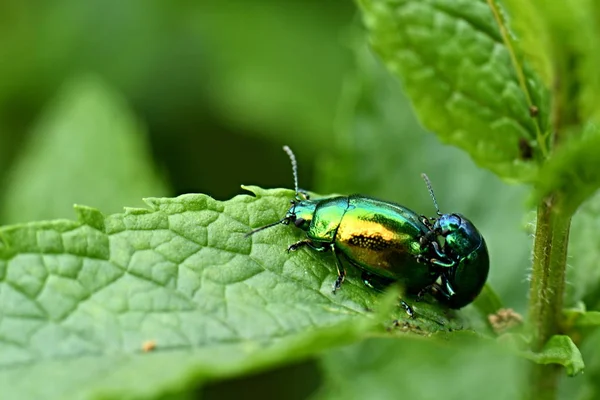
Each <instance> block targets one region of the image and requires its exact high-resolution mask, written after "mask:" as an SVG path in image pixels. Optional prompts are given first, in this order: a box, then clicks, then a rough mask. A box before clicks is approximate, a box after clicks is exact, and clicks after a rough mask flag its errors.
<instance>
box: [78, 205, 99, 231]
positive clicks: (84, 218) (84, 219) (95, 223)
mask: <svg viewBox="0 0 600 400" xmlns="http://www.w3.org/2000/svg"><path fill="white" fill-rule="evenodd" d="M73 208H74V209H75V214H77V220H78V221H79V222H80V223H82V224H85V225H88V226H91V227H92V228H94V229H97V230H99V231H101V232H105V231H106V226H105V225H104V215H103V214H102V213H101V212H100V210H98V209H96V208H93V207H88V206H83V205H80V204H75V205H74V206H73Z"/></svg>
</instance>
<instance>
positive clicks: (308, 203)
mask: <svg viewBox="0 0 600 400" xmlns="http://www.w3.org/2000/svg"><path fill="white" fill-rule="evenodd" d="M283 149H284V150H285V152H286V153H287V154H288V156H289V157H290V160H291V162H292V168H293V172H294V187H295V191H296V196H295V198H294V199H293V200H292V201H291V203H292V206H291V207H290V209H289V210H288V212H287V213H286V214H285V217H283V218H282V219H281V220H279V221H276V222H274V223H272V224H269V225H266V226H263V227H260V228H257V229H254V230H253V231H251V232H250V233H248V234H247V236H250V235H252V234H254V233H256V232H259V231H261V230H263V229H267V228H270V227H273V226H275V225H278V224H285V225H287V224H289V223H290V222H292V223H293V224H294V225H295V226H296V227H297V228H300V229H302V230H303V231H305V232H306V239H304V240H301V241H299V242H297V243H294V244H292V245H290V246H289V247H288V250H289V251H293V250H297V249H298V248H300V247H303V246H308V247H310V248H312V249H314V250H317V251H331V252H332V253H333V255H334V259H335V262H336V266H337V272H338V277H337V279H336V281H335V283H334V285H333V291H334V292H335V291H336V290H337V289H339V288H340V287H341V285H342V282H343V281H344V277H345V276H346V270H345V269H344V266H343V265H342V263H341V260H340V255H342V254H343V255H344V256H345V258H346V260H348V262H349V263H350V264H351V265H354V266H355V267H357V268H359V269H361V270H362V271H363V279H364V280H365V283H367V284H368V285H369V286H373V281H375V282H376V285H379V284H389V283H392V282H399V283H401V284H402V285H403V286H404V287H405V289H406V290H407V292H409V293H412V294H416V295H418V296H421V295H423V294H424V293H426V292H431V293H432V294H433V295H434V296H435V297H436V298H437V299H438V300H439V301H440V302H441V303H443V304H446V305H447V306H448V307H450V308H455V309H457V308H462V307H464V306H466V305H467V304H469V303H471V302H472V301H473V300H474V299H475V298H476V297H477V295H478V294H479V293H480V292H481V289H482V288H483V285H484V284H485V281H486V279H487V275H488V271H489V256H488V251H487V247H486V244H485V240H484V239H483V237H482V236H481V234H480V233H479V231H478V230H477V229H476V228H475V226H474V225H473V224H472V223H471V222H470V221H469V220H468V219H466V218H465V217H464V216H462V215H461V214H442V213H441V212H440V211H439V208H438V205H437V202H436V200H435V196H434V195H433V190H432V189H431V184H430V182H429V179H428V178H427V176H426V175H425V174H423V178H424V179H425V182H426V184H427V187H428V189H429V193H430V195H431V197H432V199H433V202H434V205H435V207H436V210H437V216H436V217H433V218H426V217H424V216H422V215H418V214H416V213H415V212H414V211H411V210H409V209H408V208H406V207H403V206H400V205H398V204H395V203H391V202H386V201H381V200H376V199H372V198H369V197H365V196H362V195H351V196H336V197H329V198H324V199H317V200H311V199H310V198H309V196H308V195H307V194H306V193H305V192H302V191H300V190H299V189H298V173H297V164H296V158H295V156H294V154H293V153H292V151H291V150H290V148H289V147H287V146H285V147H284V148H283Z"/></svg>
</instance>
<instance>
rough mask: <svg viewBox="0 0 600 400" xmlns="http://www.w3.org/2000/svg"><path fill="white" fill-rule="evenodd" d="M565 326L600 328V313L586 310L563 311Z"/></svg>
mask: <svg viewBox="0 0 600 400" xmlns="http://www.w3.org/2000/svg"><path fill="white" fill-rule="evenodd" d="M563 316H564V318H565V322H564V323H563V325H565V326H566V327H568V328H595V327H598V326H600V311H586V310H585V309H583V310H579V309H566V310H564V311H563Z"/></svg>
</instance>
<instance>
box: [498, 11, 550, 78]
mask: <svg viewBox="0 0 600 400" xmlns="http://www.w3.org/2000/svg"><path fill="white" fill-rule="evenodd" d="M502 3H503V5H505V6H506V8H507V11H508V14H509V17H510V18H508V24H509V25H510V27H511V28H512V29H514V31H515V32H516V34H517V35H518V43H516V44H517V48H519V49H520V50H521V51H522V55H523V56H524V58H526V59H527V60H528V61H529V62H530V64H531V65H532V66H533V67H534V69H535V70H536V72H537V73H538V75H539V76H540V77H541V78H542V80H543V81H544V83H545V86H546V87H551V84H552V54H551V46H552V44H551V40H552V38H551V32H549V31H548V27H547V22H546V20H545V19H544V17H543V13H542V12H540V5H539V4H537V3H538V2H537V1H536V0H502Z"/></svg>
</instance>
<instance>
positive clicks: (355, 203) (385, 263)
mask: <svg viewBox="0 0 600 400" xmlns="http://www.w3.org/2000/svg"><path fill="white" fill-rule="evenodd" d="M426 232H427V227H426V226H425V225H424V224H423V223H422V222H421V221H420V218H419V216H418V215H416V214H415V213H414V212H412V211H410V210H408V209H406V208H404V207H402V206H399V205H396V204H392V203H388V202H382V201H379V200H375V199H371V198H367V197H363V196H356V195H355V196H350V198H349V207H348V209H347V210H346V213H345V214H344V216H343V218H342V220H341V222H340V224H339V226H338V229H337V233H336V236H335V243H336V247H337V248H338V249H339V250H340V251H341V252H342V253H343V254H344V255H345V256H346V257H347V258H348V260H349V261H350V263H352V264H354V265H355V266H358V267H359V268H361V269H363V270H366V271H368V272H370V273H373V274H375V275H378V276H382V277H385V278H389V279H392V280H395V281H404V282H410V285H411V286H414V287H420V288H422V287H424V286H427V285H428V284H430V283H432V279H434V278H433V275H432V274H431V272H430V271H429V268H427V267H426V266H425V265H423V264H420V263H418V262H417V256H418V255H419V254H421V253H422V251H423V249H422V248H421V244H420V242H419V238H420V237H421V236H422V235H424V234H425V233H426Z"/></svg>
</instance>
